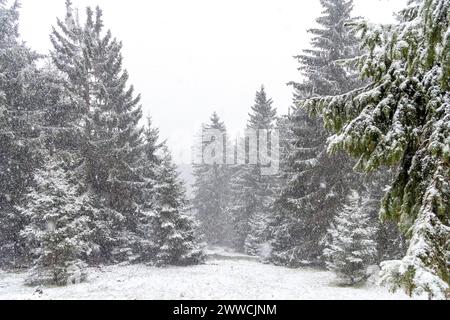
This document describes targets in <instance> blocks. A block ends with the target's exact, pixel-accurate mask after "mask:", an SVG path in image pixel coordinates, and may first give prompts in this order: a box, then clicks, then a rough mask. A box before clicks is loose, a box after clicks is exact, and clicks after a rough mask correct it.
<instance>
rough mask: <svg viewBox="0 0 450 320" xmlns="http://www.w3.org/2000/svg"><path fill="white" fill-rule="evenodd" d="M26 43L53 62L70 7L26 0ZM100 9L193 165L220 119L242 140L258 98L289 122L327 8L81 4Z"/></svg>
mask: <svg viewBox="0 0 450 320" xmlns="http://www.w3.org/2000/svg"><path fill="white" fill-rule="evenodd" d="M21 2H22V10H21V29H20V30H21V35H22V38H23V39H24V40H25V41H26V42H27V43H28V44H29V45H30V46H31V47H32V48H33V49H35V50H37V51H39V52H41V53H46V52H48V50H49V48H50V41H49V33H50V30H51V25H54V24H55V21H56V17H63V16H64V0H39V1H36V0H21ZM73 3H74V5H75V6H78V7H80V8H84V7H85V6H87V5H92V6H95V5H97V4H98V5H100V7H101V8H102V9H103V11H104V20H105V25H106V27H107V28H110V29H111V30H112V32H113V34H114V36H116V37H117V38H118V39H120V40H122V41H123V44H124V50H123V55H124V58H125V67H126V69H127V70H128V71H129V73H130V80H131V81H130V83H132V84H133V85H134V86H135V88H136V90H137V92H140V93H141V94H142V105H143V108H144V112H145V114H146V115H150V116H152V118H153V120H154V123H155V125H156V126H158V127H159V128H160V130H161V136H162V137H163V138H167V139H168V142H169V146H170V148H171V149H172V151H173V153H174V156H175V159H176V161H177V162H179V163H180V162H189V161H190V148H191V143H192V137H193V136H194V133H195V132H196V131H198V129H199V126H200V124H201V123H202V122H206V121H208V119H209V116H210V115H211V114H212V112H214V111H217V112H218V113H219V115H220V116H221V117H222V118H223V120H224V121H225V122H226V124H227V126H228V128H229V130H230V131H232V132H238V131H239V130H242V128H244V126H245V124H246V121H247V115H248V112H249V109H250V106H251V105H252V104H253V100H254V95H255V92H256V90H257V89H258V88H259V87H260V86H261V84H264V85H265V86H266V88H267V91H268V94H269V95H270V96H271V97H272V98H273V100H274V102H275V105H276V107H277V108H278V110H279V113H280V114H283V113H286V112H287V109H288V107H289V106H290V105H291V101H292V90H291V88H289V87H287V86H286V83H287V82H289V81H291V80H298V79H299V73H298V72H297V63H296V61H295V60H294V59H293V58H292V56H294V55H296V54H298V53H300V52H301V50H302V49H304V48H307V47H308V46H309V36H308V34H307V32H306V30H307V29H308V28H311V27H313V26H314V25H315V18H316V17H317V16H319V14H320V11H321V7H320V3H319V0H307V1H304V0H270V1H269V0H222V1H216V0H150V1H149V0H130V1H118V0H73ZM405 3H406V0H355V12H354V14H355V15H357V16H365V17H367V18H368V19H369V20H371V21H373V22H392V21H393V12H394V11H398V10H399V9H401V8H402V7H403V6H404V4H405Z"/></svg>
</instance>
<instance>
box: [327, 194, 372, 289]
mask: <svg viewBox="0 0 450 320" xmlns="http://www.w3.org/2000/svg"><path fill="white" fill-rule="evenodd" d="M371 225H373V220H372V219H371V217H370V214H369V212H368V211H367V209H366V203H365V201H364V200H363V199H361V197H360V195H359V194H358V193H357V192H353V194H352V195H350V196H349V197H348V203H347V204H346V205H345V207H344V208H343V209H342V211H340V212H339V214H338V215H337V216H336V217H335V218H334V226H332V227H331V228H330V229H329V230H328V236H329V241H328V243H327V245H326V249H325V250H324V256H325V260H326V264H327V267H328V269H329V270H331V271H334V272H335V273H336V274H337V276H338V278H339V280H340V281H341V283H342V284H344V285H355V284H358V283H360V282H362V281H364V280H366V277H367V267H368V266H369V264H370V263H372V262H374V261H375V258H376V254H377V250H376V249H377V244H376V242H375V239H374V238H375V233H376V228H375V227H372V226H371Z"/></svg>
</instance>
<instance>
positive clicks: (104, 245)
mask: <svg viewBox="0 0 450 320" xmlns="http://www.w3.org/2000/svg"><path fill="white" fill-rule="evenodd" d="M66 8H67V12H66V17H65V19H64V20H63V21H61V20H58V23H57V24H58V30H57V29H56V28H54V29H53V33H52V36H51V40H52V43H53V46H54V50H53V51H52V58H53V61H54V63H55V65H56V66H57V67H58V69H59V70H60V72H61V73H63V74H64V76H65V77H66V83H65V87H66V93H67V95H68V99H70V100H71V101H72V106H73V109H74V110H76V112H78V118H77V119H76V120H75V121H74V125H75V126H76V127H77V128H79V129H78V130H79V139H78V143H79V145H78V148H79V150H80V152H81V156H82V159H83V162H82V168H81V170H80V171H81V172H82V173H83V175H84V177H83V178H84V181H85V184H86V186H87V188H89V190H90V191H91V192H93V194H94V195H95V197H96V199H97V201H98V203H99V205H100V207H101V208H100V209H101V210H99V211H98V213H99V215H100V216H99V217H97V218H95V219H94V223H98V225H96V226H94V228H96V229H97V230H98V232H97V236H96V238H97V242H98V243H99V246H100V252H101V256H102V257H103V258H106V259H107V260H111V259H113V260H114V259H115V260H124V259H128V258H130V257H131V256H132V255H133V254H132V249H131V248H130V242H134V240H135V239H134V232H135V231H136V230H137V220H136V213H137V211H138V204H137V201H136V195H138V194H139V187H140V185H141V182H142V181H141V179H140V177H139V174H138V168H137V166H138V163H139V160H140V159H141V153H142V147H143V143H142V129H141V128H140V127H139V126H138V123H139V121H140V120H141V118H142V112H141V107H140V106H139V96H137V97H135V96H134V93H133V87H129V88H127V81H128V74H127V72H126V71H123V70H122V56H121V53H120V51H121V48H122V45H121V43H120V42H118V41H117V40H116V39H113V38H112V35H111V33H110V32H109V31H107V32H106V33H104V32H103V20H102V11H101V10H100V9H99V8H97V9H96V10H95V12H94V11H93V10H92V9H91V8H89V7H88V8H87V10H86V14H87V18H86V22H85V24H84V25H83V26H81V24H80V22H79V21H78V19H77V17H76V16H75V14H74V9H73V8H72V4H71V2H70V1H67V2H66Z"/></svg>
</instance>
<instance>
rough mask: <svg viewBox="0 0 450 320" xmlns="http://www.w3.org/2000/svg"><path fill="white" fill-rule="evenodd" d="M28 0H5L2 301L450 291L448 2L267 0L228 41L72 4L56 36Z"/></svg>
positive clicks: (1, 4) (0, 118)
mask: <svg viewBox="0 0 450 320" xmlns="http://www.w3.org/2000/svg"><path fill="white" fill-rule="evenodd" d="M46 1H47V2H50V1H49V0H42V6H43V7H45V9H46V10H47V9H48V10H47V11H48V12H47V11H46V13H48V14H50V13H51V12H53V11H52V10H50V8H49V7H48V8H47V7H46V5H45V3H46ZM177 1H181V0H177ZM74 2H75V1H74ZM86 2H87V3H89V4H90V3H92V1H91V0H87V1H86ZM30 3H31V0H23V6H24V8H23V11H24V13H25V14H24V15H23V16H21V15H20V14H19V13H20V12H21V10H22V5H21V3H20V2H16V1H14V0H0V299H2V298H7V299H10V298H13V299H17V298H18V297H19V298H25V299H45V298H49V299H61V298H62V299H64V298H69V299H78V298H79V297H88V298H93V299H97V298H99V299H104V298H105V297H114V298H119V297H120V298H122V297H124V298H126V299H149V298H150V299H190V298H192V299H197V300H198V299H211V298H219V299H229V298H230V297H231V298H232V299H235V298H238V299H239V298H246V299H262V300H264V299H267V298H268V297H269V298H273V299H279V298H281V299H283V298H287V299H316V298H317V299H324V298H326V299H328V298H331V299H377V300H378V299H396V298H398V299H409V298H419V299H427V298H428V299H436V300H446V299H448V298H449V297H450V1H449V0H405V3H406V4H405V5H404V6H403V9H401V10H400V11H398V12H397V14H396V15H395V17H393V20H392V22H391V23H386V24H375V23H372V22H370V19H373V18H374V16H373V15H372V13H367V14H366V15H367V18H363V17H361V18H356V17H355V15H357V14H358V12H359V13H360V12H361V6H364V5H366V4H364V3H363V1H362V0H317V3H316V5H314V4H312V5H311V4H309V3H308V4H302V8H304V10H305V12H307V13H306V15H309V16H310V17H309V18H311V20H310V21H309V22H308V24H309V23H311V29H309V30H293V29H292V28H291V27H290V26H291V23H292V26H294V25H295V24H294V23H295V22H296V23H299V21H296V20H299V19H300V18H299V17H300V16H302V15H303V16H302V17H304V15H305V13H304V12H302V13H301V14H302V15H297V14H298V12H297V11H296V14H295V15H294V14H292V15H288V14H286V12H285V11H284V8H291V6H292V8H296V6H298V4H295V3H294V2H292V3H291V2H289V4H284V3H283V4H280V5H279V7H278V4H277V5H276V6H275V5H274V4H269V3H268V4H261V10H262V9H264V8H265V6H266V5H267V6H268V7H270V8H274V10H277V11H276V14H273V13H274V12H275V11H274V12H270V15H271V17H272V18H273V19H274V20H273V23H270V24H269V23H268V22H267V20H266V19H255V18H253V17H251V19H250V18H249V19H250V22H251V23H250V24H249V23H248V21H247V20H248V19H246V26H247V25H251V28H254V29H248V30H247V29H245V28H247V27H240V28H228V27H227V28H226V32H227V33H226V35H227V37H223V34H221V33H220V32H219V31H220V30H221V29H215V28H211V30H212V31H213V32H214V35H215V36H217V37H215V38H217V39H219V41H217V42H214V41H212V40H214V39H209V40H210V41H207V45H208V50H209V49H210V50H211V51H208V50H206V51H205V50H203V49H204V48H201V47H200V42H201V43H203V42H205V41H204V40H205V39H204V37H205V34H204V33H202V32H197V31H199V30H197V29H196V25H194V27H195V28H194V29H191V27H192V26H191V25H185V26H184V27H185V28H183V29H181V28H179V27H180V22H179V20H178V19H175V20H173V19H172V20H173V21H174V22H173V26H175V27H176V28H174V29H173V30H174V31H176V32H173V33H172V32H171V29H170V28H167V27H168V26H167V25H164V27H162V28H161V29H158V31H157V32H155V33H152V34H150V35H149V39H142V38H141V37H137V34H138V33H139V31H142V30H140V29H139V28H141V24H142V26H146V27H147V26H148V25H147V24H148V23H149V21H150V20H151V22H152V23H154V24H155V25H158V26H159V25H160V24H161V21H160V20H159V19H153V17H150V16H149V19H148V20H149V21H144V20H145V19H144V20H139V19H136V21H139V27H138V29H136V30H134V25H133V24H129V25H128V27H127V28H125V27H123V29H121V28H122V25H123V24H124V22H127V21H128V20H127V19H130V17H127V15H126V14H124V13H122V12H120V15H119V17H114V15H115V13H114V12H115V11H114V10H109V9H110V8H111V7H110V5H111V4H107V3H106V2H105V3H104V6H105V7H104V9H105V11H102V9H100V8H99V7H90V6H88V7H86V8H77V7H76V6H75V5H74V4H73V3H72V1H71V0H65V1H62V2H61V3H60V5H61V8H60V9H61V10H64V11H63V14H62V16H61V18H56V19H55V20H50V21H46V22H45V23H46V24H48V25H47V27H51V28H49V29H48V30H49V31H50V34H49V40H50V41H48V44H47V47H45V46H44V45H42V47H40V46H39V45H36V43H37V42H35V40H36V41H37V40H39V39H38V37H37V36H36V39H30V38H29V35H28V37H27V36H25V35H24V34H23V33H25V34H26V33H28V34H29V33H30V26H32V29H33V31H34V26H35V25H39V26H41V27H42V24H43V23H44V21H38V20H34V21H32V20H29V19H31V18H30V15H29V12H30V11H29V8H30ZM362 3H363V4H362ZM388 3H389V5H388ZM33 5H35V4H33ZM150 5H151V6H152V5H154V4H150ZM227 5H230V6H233V5H234V4H232V3H231V4H228V3H227ZM139 6H141V4H135V6H133V8H132V10H131V11H130V12H132V13H133V14H134V13H135V14H136V16H137V15H138V13H139V14H140V12H138V11H137V10H135V9H136V8H138V7H139ZM198 6H200V7H201V8H202V9H203V8H206V7H205V6H204V4H201V5H200V4H197V3H195V4H194V3H192V4H191V3H190V4H189V5H188V6H186V7H185V9H186V12H183V16H188V17H189V23H190V22H191V21H192V20H195V19H192V17H191V15H190V13H191V10H194V9H195V10H196V9H198V8H199V7H198ZM285 6H286V7H285ZM401 6H402V5H401V4H399V2H396V5H395V6H394V5H392V3H391V2H389V1H387V2H386V7H389V8H394V7H396V8H397V9H398V8H400V7H401ZM26 8H28V9H26ZM122 8H123V7H121V9H122ZM280 8H281V9H282V10H278V9H280ZM127 9H128V7H127ZM209 9H210V8H209V7H208V10H209ZM241 9H242V10H243V12H244V11H245V8H244V7H242V8H240V9H239V10H241ZM252 9H253V8H252ZM259 9H260V8H259V7H258V10H259ZM397 9H396V10H397ZM27 10H28V11H27ZM302 10H303V9H302ZM199 11H201V10H199ZM54 12H55V17H56V16H58V13H56V11H54ZM104 12H105V14H107V16H108V17H107V19H106V17H105V18H104V16H103V13H104ZM263 12H264V10H262V11H261V13H263ZM293 12H294V11H293ZM311 12H315V13H314V16H313V15H310V13H311ZM157 13H158V14H159V12H157ZM383 13H384V12H383ZM145 14H146V15H147V14H148V12H145ZM52 16H53V15H52ZM205 16H207V18H208V23H211V26H212V27H214V26H215V25H214V24H216V23H219V22H218V21H215V20H216V19H210V16H209V15H205ZM256 16H258V17H260V15H256ZM43 17H44V15H43ZM280 17H282V18H283V19H284V18H285V17H286V19H292V21H288V20H286V22H285V21H283V23H278V22H277V21H276V19H279V18H280ZM315 17H317V18H315ZM132 18H133V19H134V16H132ZM203 18H204V17H203ZM246 18H247V17H246ZM314 18H315V19H314ZM384 18H386V17H384ZM384 18H383V19H381V21H389V20H387V19H384ZM109 19H111V20H109ZM114 19H116V20H114ZM41 20H48V19H41ZM219 20H220V19H219ZM259 20H261V21H259ZM22 21H24V23H23V24H22ZM30 22H31V23H30ZM201 22H203V21H201ZM236 23H237V24H239V23H240V21H239V19H236ZM285 23H289V27H286V26H287V25H286V24H285ZM303 23H304V22H301V23H299V26H300V28H304V24H303ZM106 24H107V25H108V26H106ZM199 25H200V26H201V28H202V30H203V29H204V25H203V23H202V24H199ZM268 25H269V29H270V30H271V31H270V32H268V33H267V32H264V30H269V29H267V26H268ZM108 27H111V28H112V30H114V33H113V32H112V31H111V30H109V29H108ZM171 27H172V25H171ZM215 27H217V26H215ZM220 27H221V28H222V26H220ZM260 28H261V29H260ZM264 28H266V29H264ZM235 29H236V30H235ZM237 29H239V30H237ZM38 30H41V29H40V28H38V27H36V32H37V31H38ZM277 30H278V31H277ZM282 30H283V31H282ZM19 31H20V33H19ZM193 31H195V32H193ZM272 31H273V32H272ZM302 31H305V32H303V33H304V34H303V35H301V33H302ZM306 31H307V32H306ZM116 32H117V33H116ZM185 32H186V33H185ZM236 32H238V33H239V34H237V33H236ZM246 32H251V34H252V36H255V38H252V39H253V40H254V41H248V39H246V40H245V45H244V43H240V42H239V40H240V38H239V37H240V36H242V35H245V37H247V35H248V34H247V33H246ZM257 32H259V34H256V33H257ZM279 32H281V33H284V34H283V35H281V34H279ZM128 33H130V34H132V38H131V40H132V41H131V40H130V34H128ZM216 33H217V34H216ZM241 33H242V34H241ZM293 33H294V34H293ZM115 34H117V35H120V37H121V38H122V39H123V40H124V41H125V42H124V44H125V45H124V44H122V42H121V41H120V40H119V39H117V38H116V37H115ZM186 34H189V37H192V39H191V38H186V39H183V40H189V41H184V42H183V41H181V42H178V40H179V39H180V38H178V37H183V36H185V35H186ZM306 34H307V35H308V37H307V38H306ZM127 35H128V36H127ZM199 35H200V36H201V37H202V38H201V41H200V42H197V41H191V40H195V37H198V36H199ZM33 36H35V35H33ZM41 36H44V37H46V39H47V40H48V37H47V36H48V35H47V34H45V33H44V34H43V35H41ZM297 36H299V38H296V37H297ZM228 38H229V39H228ZM230 39H231V40H230ZM242 39H244V38H242ZM292 39H301V41H294V40H292ZM25 40H26V41H27V42H25ZM162 40H163V41H164V45H163V44H161V42H160V41H162ZM133 41H135V42H134V43H132V42H133ZM227 41H232V43H234V45H236V46H237V45H238V44H239V50H241V49H242V50H241V51H243V50H244V49H245V50H247V49H250V47H247V45H249V46H251V47H252V48H253V47H254V48H255V49H258V51H255V53H253V54H252V53H251V52H249V53H247V52H241V53H240V54H236V56H237V57H238V59H235V60H232V58H236V57H235V54H234V51H238V50H235V49H237V48H232V49H233V54H230V52H228V51H227V50H222V51H220V54H219V51H218V48H219V49H223V47H221V46H223V45H225V44H228V42H227ZM278 41H279V42H278ZM308 41H309V42H308ZM129 42H130V44H129ZM285 42H286V43H285ZM294 42H297V43H296V46H297V47H296V48H295V49H293V48H294V47H293V44H295V43H294ZM31 44H33V45H31ZM211 44H212V45H211ZM160 45H161V46H160ZM165 45H169V47H170V50H171V52H166V50H169V49H167V48H169V47H164V46H165ZM298 45H301V47H298ZM193 46H194V47H197V46H198V48H200V49H202V52H201V57H200V58H201V59H200V58H199V57H196V56H195V55H194V53H195V52H199V51H195V50H192V51H191V49H193ZM216 47H217V48H216ZM33 48H40V49H41V50H42V49H45V51H43V52H41V51H39V53H38V52H35V51H34V49H33ZM198 48H196V49H198ZM286 48H290V49H289V50H291V49H292V50H295V51H297V52H300V50H301V53H300V54H298V55H297V56H295V61H292V54H293V53H295V52H285V51H286V50H285V49H286ZM127 50H132V51H127ZM216 50H217V51H216ZM158 52H159V53H158ZM161 52H162V53H163V54H160V53H161ZM280 52H281V53H280ZM142 54H145V58H142ZM158 54H159V55H158ZM221 54H223V55H224V56H226V57H227V58H226V59H222V56H221ZM277 54H278V55H280V54H281V55H282V56H281V57H277ZM272 55H273V57H272ZM139 57H141V58H139ZM168 57H169V58H170V59H169V58H168ZM282 57H285V58H284V59H286V61H289V60H288V59H291V62H294V63H298V69H297V73H298V79H297V81H291V82H290V83H287V84H286V83H281V82H282V81H286V79H292V78H291V77H292V75H283V72H285V71H284V69H283V68H280V67H282V66H283V64H281V62H282V61H278V60H277V59H280V60H281V59H283V58H282ZM174 58H175V59H174ZM197 58H199V59H197ZM127 59H130V60H127ZM246 59H247V60H246ZM168 60H169V62H167V61H168ZM264 60H266V61H267V64H265V62H264ZM272 60H273V61H272ZM218 61H220V64H219V62H218ZM261 61H262V62H261ZM256 62H258V63H256ZM272 62H276V66H275V68H276V69H277V72H279V73H280V74H276V73H274V71H273V70H274V69H273V68H272V67H274V66H273V65H272ZM164 63H168V65H165V64H164ZM214 63H217V64H216V65H214ZM229 63H233V64H234V63H236V65H234V66H233V67H231V65H230V66H229V65H227V64H229ZM239 63H243V64H246V66H245V67H244V66H240V65H239ZM252 63H255V64H254V65H255V68H253V67H252V66H253V65H252ZM169 65H170V67H169ZM223 65H226V67H228V66H229V70H226V71H225V72H224V74H222V72H218V71H219V70H223V69H220V68H222V67H223ZM126 66H127V67H129V68H130V69H129V70H130V71H131V72H130V74H129V73H128V71H127V70H126V69H125V67H126ZM219 67H220V68H219ZM201 68H204V69H201ZM233 68H234V69H233ZM206 69H208V70H207V71H208V72H209V73H208V72H206ZM209 69H211V70H209ZM288 69H289V68H288ZM236 70H238V71H239V72H238V75H237V73H236V72H235V71H236ZM291 71H292V72H296V70H295V69H294V70H291ZM227 72H229V75H228V76H229V78H227ZM181 73H183V75H181ZM277 76H282V78H278V79H277V78H276V77H277ZM178 77H179V78H178ZM214 77H216V78H214ZM219 78H220V79H219ZM241 78H242V79H241ZM186 79H188V80H186ZM258 79H259V80H258ZM280 79H281V80H280ZM185 80H186V81H185ZM255 81H258V82H257V83H255ZM132 82H133V83H134V84H136V88H139V90H135V88H134V86H133V85H132V84H131V83H132ZM260 83H265V84H267V85H263V86H261V87H257V86H258V85H259V84H260ZM227 86H229V87H227ZM280 87H282V89H280ZM255 88H258V89H257V91H256V94H255V92H254V91H253V90H254V89H255ZM283 88H284V89H283ZM283 90H284V98H285V100H283V97H282V95H283ZM136 91H142V92H143V93H144V95H143V96H142V97H141V95H140V94H138V93H136ZM269 93H270V94H269ZM236 97H237V98H236ZM272 97H273V98H274V99H275V101H276V104H275V103H274V100H273V99H272ZM230 101H231V102H230ZM159 104H160V106H158V105H159ZM192 104H195V105H196V106H198V109H195V108H194V107H193V106H192ZM202 104H203V105H202ZM163 109H167V110H163ZM214 110H217V112H214ZM165 112H167V113H165ZM202 121H205V122H203V123H202ZM188 122H189V123H188ZM189 128H191V129H192V131H195V130H198V129H200V132H199V134H198V136H196V137H195V138H194V140H196V141H192V140H191V136H189V134H191V133H192V132H186V131H187V130H189ZM239 130H241V132H244V134H239V133H238V132H239ZM188 148H192V150H193V153H194V154H193V156H194V159H193V161H192V163H191V164H189V161H186V160H187V159H186V158H185V156H186V154H185V153H188V151H187V149H188ZM268 169H272V170H268ZM81 283H83V284H81ZM80 284H81V285H80ZM242 284H245V285H242Z"/></svg>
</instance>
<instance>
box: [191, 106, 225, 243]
mask: <svg viewBox="0 0 450 320" xmlns="http://www.w3.org/2000/svg"><path fill="white" fill-rule="evenodd" d="M209 130H215V131H216V132H217V133H218V134H220V135H222V137H220V139H222V142H223V147H224V149H223V150H220V151H219V150H215V152H220V154H222V155H223V157H222V160H221V161H220V162H219V163H205V161H203V163H202V164H194V177H195V183H194V186H193V187H194V198H193V209H194V210H195V212H196V215H197V217H198V219H199V221H200V223H201V225H202V229H203V233H204V235H205V240H206V241H207V242H208V244H212V245H227V246H229V245H231V243H230V240H231V238H232V237H231V221H230V218H229V215H228V211H227V210H226V208H227V205H228V197H229V178H230V170H229V168H228V166H227V165H226V158H227V154H226V150H225V143H227V141H226V139H227V137H226V128H225V125H224V123H223V122H222V121H220V118H219V116H218V115H217V113H214V114H213V115H212V117H211V119H210V123H209V124H207V125H204V126H203V128H202V131H203V132H202V136H203V135H205V134H207V132H208V131H209ZM214 138H217V137H214ZM202 140H203V137H202ZM215 142H216V141H209V142H205V141H201V142H200V143H201V144H202V146H201V152H202V159H203V160H205V159H204V157H205V156H214V155H206V154H204V152H205V148H206V147H208V145H209V144H211V143H215ZM219 145H220V144H219Z"/></svg>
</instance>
